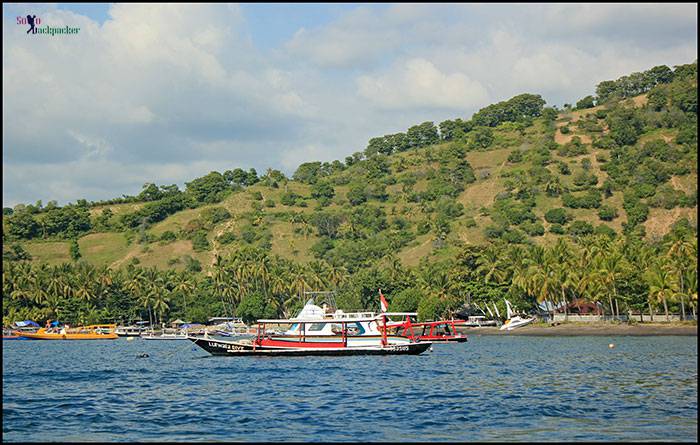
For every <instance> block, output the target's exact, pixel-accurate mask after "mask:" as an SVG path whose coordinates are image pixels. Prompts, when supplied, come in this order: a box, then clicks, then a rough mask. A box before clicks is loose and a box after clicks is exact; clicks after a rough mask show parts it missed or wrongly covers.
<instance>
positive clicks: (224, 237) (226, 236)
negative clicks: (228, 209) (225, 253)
mask: <svg viewBox="0 0 700 445" xmlns="http://www.w3.org/2000/svg"><path fill="white" fill-rule="evenodd" d="M217 240H218V241H219V242H220V243H221V244H231V243H232V242H234V241H236V234H235V233H233V232H224V233H222V234H221V235H219V237H218V238H217Z"/></svg>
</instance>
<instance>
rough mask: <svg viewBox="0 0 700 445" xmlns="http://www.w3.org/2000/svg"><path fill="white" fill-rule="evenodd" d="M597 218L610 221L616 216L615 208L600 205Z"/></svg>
mask: <svg viewBox="0 0 700 445" xmlns="http://www.w3.org/2000/svg"><path fill="white" fill-rule="evenodd" d="M598 218H600V219H601V220H603V221H612V220H613V219H615V218H617V209H615V208H614V207H611V206H608V205H604V206H601V207H600V208H599V209H598Z"/></svg>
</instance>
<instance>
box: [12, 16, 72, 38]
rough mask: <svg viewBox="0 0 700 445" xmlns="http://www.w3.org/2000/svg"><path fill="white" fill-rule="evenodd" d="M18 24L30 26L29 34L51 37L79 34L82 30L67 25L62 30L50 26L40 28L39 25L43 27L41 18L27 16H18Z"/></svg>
mask: <svg viewBox="0 0 700 445" xmlns="http://www.w3.org/2000/svg"><path fill="white" fill-rule="evenodd" d="M17 24H18V25H23V26H27V25H28V26H29V29H28V30H27V34H40V35H45V36H51V37H53V36H55V35H63V34H78V32H79V31H80V28H74V27H72V26H67V25H66V26H63V27H60V28H59V27H56V26H49V25H46V26H42V27H39V26H38V25H41V18H39V17H37V16H36V15H27V16H26V17H22V16H17Z"/></svg>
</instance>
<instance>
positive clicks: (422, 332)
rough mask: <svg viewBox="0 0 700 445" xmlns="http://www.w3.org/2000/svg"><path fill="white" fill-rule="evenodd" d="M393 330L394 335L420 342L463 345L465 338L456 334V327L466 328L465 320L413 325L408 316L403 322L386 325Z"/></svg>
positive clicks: (427, 322)
mask: <svg viewBox="0 0 700 445" xmlns="http://www.w3.org/2000/svg"><path fill="white" fill-rule="evenodd" d="M388 326H389V327H390V328H392V327H393V328H395V330H394V333H395V334H399V333H401V335H404V336H407V337H415V338H417V339H419V340H421V341H431V342H433V343H464V342H466V341H467V336H466V335H464V334H460V333H458V332H457V329H456V327H457V326H467V321H466V320H439V321H426V322H420V323H414V322H413V321H411V319H410V318H409V316H407V317H406V320H405V321H403V322H392V323H389V325H388Z"/></svg>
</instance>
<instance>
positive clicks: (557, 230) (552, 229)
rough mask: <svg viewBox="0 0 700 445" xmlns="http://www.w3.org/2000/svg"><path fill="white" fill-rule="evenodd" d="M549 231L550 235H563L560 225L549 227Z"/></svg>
mask: <svg viewBox="0 0 700 445" xmlns="http://www.w3.org/2000/svg"><path fill="white" fill-rule="evenodd" d="M549 231H550V232H552V233H556V234H559V235H563V234H564V233H565V231H564V227H563V226H562V225H561V224H552V225H551V226H550V227H549Z"/></svg>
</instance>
